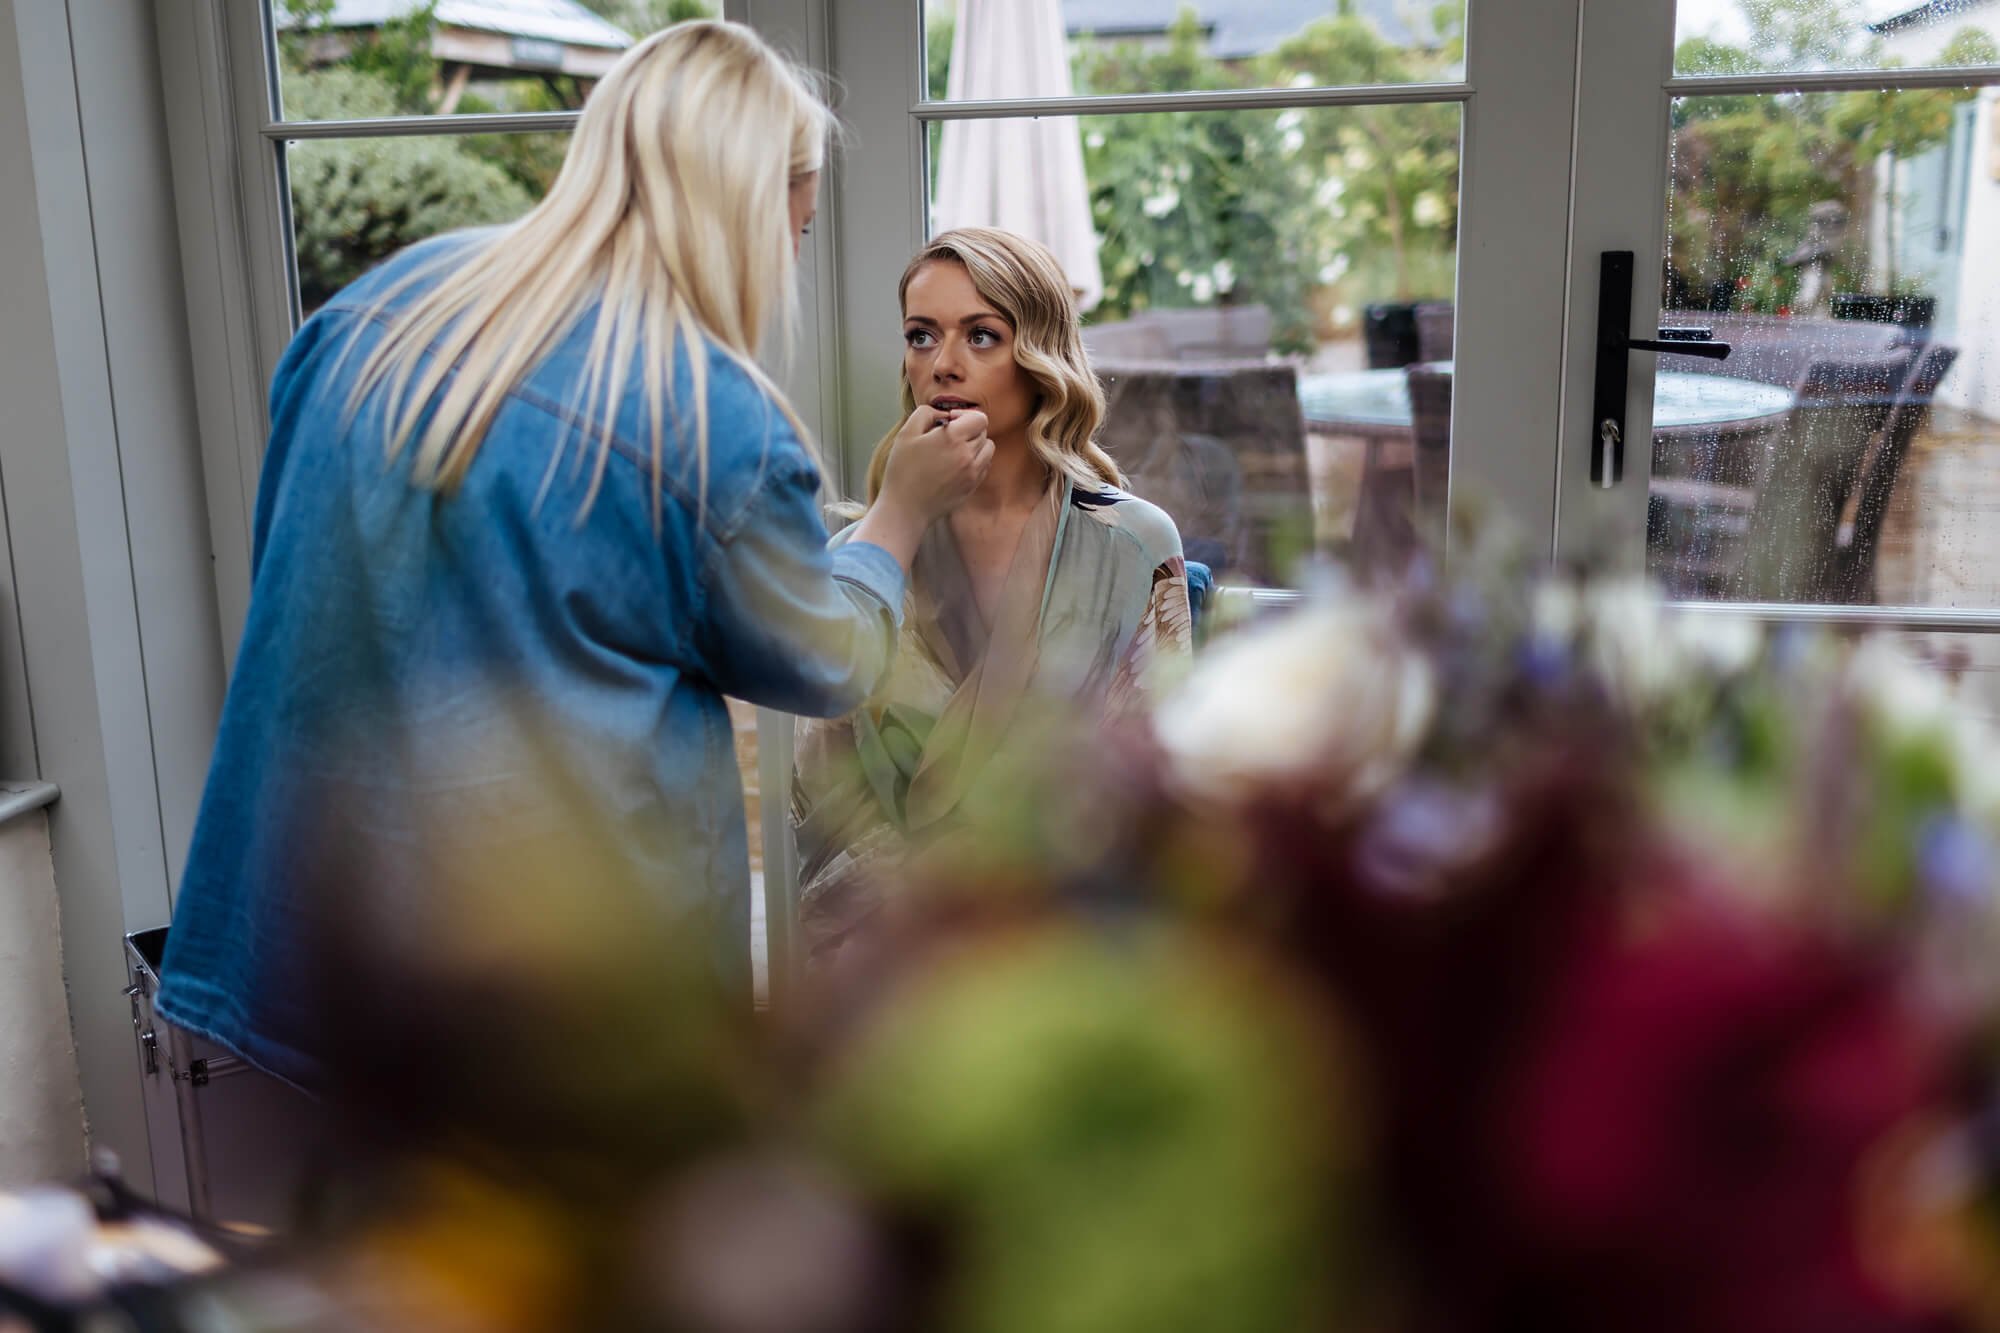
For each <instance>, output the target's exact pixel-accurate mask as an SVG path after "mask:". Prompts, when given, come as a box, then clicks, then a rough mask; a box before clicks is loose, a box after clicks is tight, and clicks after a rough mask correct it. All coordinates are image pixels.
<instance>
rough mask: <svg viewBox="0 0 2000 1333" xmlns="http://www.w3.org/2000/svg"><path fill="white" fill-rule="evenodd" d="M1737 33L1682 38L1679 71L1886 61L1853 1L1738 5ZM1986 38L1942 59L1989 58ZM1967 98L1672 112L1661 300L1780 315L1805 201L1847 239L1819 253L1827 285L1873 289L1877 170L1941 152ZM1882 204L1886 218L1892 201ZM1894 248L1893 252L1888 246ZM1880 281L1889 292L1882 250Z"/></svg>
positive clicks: (1790, 100)
mask: <svg viewBox="0 0 2000 1333" xmlns="http://www.w3.org/2000/svg"><path fill="white" fill-rule="evenodd" d="M1743 15H1744V18H1745V20H1746V24H1747V27H1748V30H1749V36H1748V38H1747V40H1746V41H1745V43H1744V45H1742V46H1732V45H1729V44H1727V43H1723V42H1718V41H1715V40H1712V39H1709V38H1696V39H1692V40H1690V41H1687V42H1683V43H1682V44H1681V46H1680V48H1679V50H1678V51H1677V52H1676V54H1675V67H1676V69H1678V70H1679V71H1680V72H1681V73H1683V74H1746V73H1752V72H1755V71H1758V70H1768V69H1773V68H1778V69H1805V68H1814V67H1820V66H1857V65H1870V64H1874V65H1888V64H1891V62H1889V61H1887V60H1885V58H1884V53H1883V48H1882V43H1881V41H1880V39H1879V38H1875V37H1872V36H1871V35H1869V34H1868V30H1867V27H1866V25H1865V24H1864V23H1862V22H1861V11H1860V9H1859V7H1858V6H1857V4H1856V3H1855V0H1743ZM1995 56H1996V49H1995V46H1994V42H1993V39H1992V38H1991V37H1989V36H1987V35H1986V34H1985V33H1983V32H1981V31H1979V30H1977V29H1966V30H1965V31H1963V32H1961V33H1959V34H1958V35H1957V36H1956V37H1955V38H1954V39H1953V40H1952V42H1951V43H1950V44H1949V45H1948V46H1947V48H1946V50H1945V52H1944V54H1943V55H1942V57H1941V58H1940V60H1939V62H1938V63H1940V64H1944V65H1958V64H1978V63H1984V62H1986V61H1989V60H1992V59H1994V58H1995ZM1973 95H1974V94H1973V92H1972V91H1971V90H1969V89H1958V88H1937V89H1918V90H1909V91H1881V92H1852V93H1838V94H1805V95H1789V96H1779V97H1734V96H1730V97H1703V98H1689V99H1684V100H1682V101H1681V102H1679V103H1677V104H1676V106H1675V109H1674V152H1673V163H1672V172H1673V207H1672V213H1671V229H1670V237H1669V246H1670V251H1669V271H1668V288H1669V290H1668V299H1669V301H1670V302H1671V303H1673V304H1677V305H1689V304H1692V305H1708V304H1714V303H1717V297H1718V296H1719V295H1720V294H1721V293H1724V292H1728V293H1732V294H1733V295H1732V296H1731V298H1730V299H1731V300H1733V303H1734V305H1735V307H1736V308H1737V309H1744V310H1756V311H1763V312H1766V313H1773V312H1778V311H1783V310H1786V309H1788V308H1789V307H1790V305H1791V303H1792V301H1793V299H1794V297H1795V296H1796V294H1797V292H1798V289H1799V282H1800V279H1801V272H1800V270H1798V269H1797V268H1795V267H1794V266H1792V265H1790V264H1788V263H1787V262H1786V261H1787V260H1788V259H1789V258H1790V257H1791V256H1792V255H1793V254H1794V253H1795V251H1796V250H1797V249H1798V247H1799V246H1800V245H1801V243H1803V242H1804V241H1805V240H1806V239H1807V236H1808V233H1809V230H1810V220H1809V214H1810V210H1811V208H1812V206H1813V205H1814V204H1816V203H1819V202H1822V201H1827V200H1835V201H1839V202H1840V203H1841V204H1843V205H1844V206H1845V207H1846V208H1847V209H1848V212H1849V225H1848V228H1847V232H1846V235H1845V236H1843V237H1840V238H1838V243H1837V245H1836V248H1835V251H1834V253H1833V255H1832V257H1831V267H1832V271H1833V283H1832V286H1833V289H1834V290H1845V291H1862V290H1866V289H1868V288H1869V286H1870V285H1871V271H1872V269H1873V267H1874V265H1873V264H1872V263H1871V258H1872V257H1871V255H1870V254H1869V253H1868V250H1867V247H1866V242H1865V236H1866V232H1867V228H1866V225H1865V220H1866V218H1867V216H1868V212H1869V210H1870V209H1871V208H1872V207H1873V206H1874V205H1875V203H1876V199H1875V188H1876V186H1875V164H1876V162H1877V161H1878V160H1879V159H1880V158H1882V157H1883V156H1885V155H1886V156H1888V157H1891V158H1897V159H1907V158H1912V157H1916V156H1919V155H1921V154H1923V153H1925V152H1928V151H1930V150H1931V149H1933V148H1935V147H1937V146H1938V145H1940V144H1942V143H1944V142H1945V141H1946V139H1947V138H1948V137H1949V135H1950V133H1951V125H1952V117H1953V109H1954V108H1955V107H1956V106H1957V105H1958V104H1959V103H1961V102H1963V101H1965V100H1966V99H1967V98H1969V97H1971V96H1973ZM1894 179H1895V176H1894V173H1893V172H1892V173H1891V175H1890V180H1891V182H1892V184H1891V190H1892V193H1890V194H1889V195H1888V196H1887V197H1886V198H1884V199H1882V200H1881V204H1882V206H1883V208H1884V209H1885V210H1886V211H1887V212H1888V213H1889V215H1890V216H1891V217H1892V218H1893V217H1894V216H1895V214H1896V210H1897V204H1898V200H1897V198H1896V196H1895V194H1894V193H1893V189H1894V186H1893V181H1894ZM1892 249H1893V247H1892ZM1886 258H1888V260H1889V261H1890V263H1889V265H1888V267H1889V285H1890V287H1891V288H1892V289H1894V288H1895V286H1896V280H1895V272H1894V264H1893V259H1894V256H1893V254H1891V255H1889V256H1887V257H1886Z"/></svg>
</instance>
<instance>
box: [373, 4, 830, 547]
mask: <svg viewBox="0 0 2000 1333" xmlns="http://www.w3.org/2000/svg"><path fill="white" fill-rule="evenodd" d="M831 127H832V121H831V117H830V116H829V114H828V112H827V110H826V108H825V105H824V104H823V103H822V102H821V100H820V99H819V97H818V95H817V94H816V93H815V92H814V90H813V88H812V86H811V84H810V82H809V81H808V77H807V76H806V75H805V73H804V72H803V71H801V70H800V69H798V68H797V67H796V66H794V65H792V64H791V63H790V62H789V61H787V60H785V59H784V58H783V57H782V56H780V55H778V53H777V52H775V51H773V50H772V49H771V48H770V47H769V46H768V45H766V44H765V42H764V41H763V39H762V38H760V37H759V36H758V35H757V34H756V33H755V32H753V31H752V30H751V29H749V28H747V27H744V26H743V25H741V24H737V23H726V22H708V21H704V22H692V23H681V24H676V25H675V26H673V27H670V28H667V29H665V30H663V31H661V32H658V33H655V34H654V35H653V36H651V37H649V38H647V39H646V40H645V41H643V42H640V43H639V44H638V45H636V46H634V47H633V48H632V49H631V50H629V51H627V52H626V53H625V55H624V57H623V58H622V59H620V60H619V62H618V63H617V64H616V65H615V66H613V67H612V69H611V72H610V73H609V74H607V75H605V76H604V79H603V80H602V81H601V82H600V83H599V84H598V85H597V88H596V90H595V92H594V93H593V94H592V95H591V98H590V100H589V102H587V103H586V104H585V106H584V110H583V115H582V117H581V118H580V119H579V121H578V123H577V127H576V131H575V134H574V137H573V138H572V140H571V142H570V146H569V152H568V154H567V155H566V156H565V157H564V159H563V165H562V170H561V171H560V173H558V175H557V176H556V179H555V183H554V184H553V185H551V186H550V187H549V192H548V195H547V197H546V198H544V199H543V200H542V202H541V203H540V204H539V205H538V206H537V207H536V208H534V209H533V210H532V211H531V212H529V213H528V214H527V216H526V217H523V218H522V219H521V220H520V221H519V222H517V223H515V224H513V225H512V226H510V227H507V228H505V229H504V230H502V231H501V232H500V233H499V234H498V235H497V236H496V237H495V238H493V239H492V240H491V241H489V242H487V243H485V244H483V245H480V246H478V247H476V248H474V250H473V251H472V253H471V254H470V256H469V257H465V258H460V256H459V255H457V254H447V255H446V256H445V258H444V259H443V260H441V261H439V262H440V263H442V264H444V265H447V266H448V267H449V272H447V273H446V275H445V276H444V278H443V279H442V280H441V281H439V282H438V284H437V285H436V286H435V287H434V288H432V289H431V290H429V291H427V292H425V293H423V295H421V296H420V297H418V298H417V299H416V300H414V301H412V302H411V303H410V305H409V306H408V307H407V308H406V309H403V310H400V311H396V312H395V313H394V314H393V316H392V317H391V318H390V320H389V322H388V328H387V331H386V332H385V333H384V335H383V337H382V340H381V342H380V343H378V344H377V345H376V347H375V348H374V350H373V351H372V352H370V354H369V356H368V358H367V360H366V361H365V362H364V363H363V364H362V369H361V372H360V375H359V377H358V380H357V383H356V385H355V389H354V395H353V399H352V402H351V404H350V407H351V408H352V407H358V406H359V404H360V403H361V402H362V400H363V399H365V398H366V397H367V396H368V395H369V394H370V393H371V392H373V391H374V390H375V389H377V388H378V387H380V386H382V385H384V384H386V385H387V386H388V392H387V394H386V395H385V398H386V402H385V406H384V412H385V427H386V440H387V447H388V452H389V455H390V457H392V458H393V457H395V456H396V455H398V454H399V453H400V452H401V451H402V450H403V449H404V448H406V447H407V446H408V445H409V444H410V442H411V441H412V439H416V441H417V450H416V457H415V460H414V467H413V471H414V477H415V480H416V481H417V483H418V484H420V485H424V486H428V487H432V488H434V489H437V490H440V491H443V492H446V493H449V492H450V491H451V490H452V489H453V488H455V487H456V486H457V485H458V483H459V482H460V481H461V480H463V478H464V476H465V473H466V470H467V469H468V468H469V467H471V465H472V461H473V458H474V456H475V455H476V454H477V453H478V451H479V445H480V442H481V441H482V439H483V438H484V437H485V435H486V432H487V430H488V429H489V428H490V427H491V426H492V424H493V419H494V417H495V416H496V415H498V413H499V412H500V409H501V407H502V405H503V404H504V403H505V402H506V400H507V398H508V396H509V395H510V394H511V393H512V392H513V391H514V389H515V388H516V387H517V386H518V385H519V384H520V382H521V381H522V380H523V379H524V378H525V377H526V376H527V375H528V374H529V373H531V372H532V371H533V370H534V369H535V367H536V366H537V365H538V364H539V363H540V362H541V361H542V360H543V358H544V357H546V356H547V355H548V354H549V353H550V352H551V351H552V350H553V349H554V348H555V347H556V346H557V344H558V343H559V342H560V341H561V340H562V339H563V338H564V337H565V336H567V335H568V334H569V332H570V331H571V330H572V329H573V328H574V327H575V326H576V323H577V321H578V320H579V319H581V318H582V317H583V316H584V315H585V313H586V312H587V311H588V310H589V309H590V308H591V307H592V306H593V305H595V306H596V310H597V313H596V319H595V322H594V325H593V327H592V329H591V335H590V345H589V357H588V370H587V372H586V374H585V375H584V376H583V377H582V382H581V383H580V384H579V385H578V386H577V390H576V398H577V400H578V401H577V402H574V403H572V404H571V406H572V408H577V409H581V408H583V407H584V405H585V403H586V402H587V403H589V404H591V405H596V404H602V408H601V411H598V412H596V413H595V414H594V415H595V417H596V431H597V435H598V440H597V456H596V461H595V464H594V470H593V472H592V474H591V480H590V486H589V489H588V491H587V492H586V494H585V497H584V499H583V502H582V509H584V510H587V509H588V508H589V506H590V505H591V503H592V502H593V501H594V500H595V498H596V496H597V492H598V488H599V487H600V485H601V484H602V482H603V479H604V469H605V466H606V463H607V462H608V460H609V458H610V453H611V443H612V438H613V434H614V432H615V430H616V422H617V419H618V405H619V403H620V402H621V401H622V398H623V395H624V393H625V392H626V386H627V377H628V373H629V368H630V366H631V364H632V362H633V360H634V358H635V356H637V355H638V353H639V352H640V350H641V349H643V352H644V355H643V356H638V359H639V360H640V362H641V364H642V366H643V370H642V374H643V377H644V378H643V383H644V389H645V401H646V407H647V411H648V413H649V415H650V418H651V427H652V440H651V443H652V464H653V477H654V483H655V484H654V487H653V491H654V495H653V505H654V518H655V521H656V522H657V521H658V517H659V504H660V490H661V486H660V483H661V481H662V480H663V477H664V469H665V453H666V448H667V446H666V443H665V438H664V437H665V435H666V432H667V426H666V418H667V412H668V407H669V400H670V398H671V396H672V390H673V386H672V374H673V366H674V355H675V343H676V341H677V340H678V341H681V342H684V343H685V344H686V347H687V357H688V363H689V368H690V373H691V379H692V389H693V395H694V404H693V409H694V430H693V444H694V449H695V456H696V462H697V467H698V469H699V471H700V476H701V489H702V494H703V500H704V502H705V499H706V490H707V483H708V401H707V400H708V393H707V387H708V370H709V365H708V345H709V344H708V341H707V340H708V339H712V340H713V342H714V343H715V344H716V345H717V346H719V347H720V348H721V349H722V351H723V353H724V354H725V355H726V356H728V357H729V359H730V360H732V361H734V362H736V363H737V364H738V365H740V366H741V367H742V368H743V370H744V371H745V372H746V373H747V374H749V375H750V376H751V378H752V379H753V380H754V381H755V382H756V383H758V384H759V385H761V386H762V387H763V388H764V389H765V390H766V391H767V392H768V393H769V394H770V395H771V398H772V400H773V401H774V402H775V403H777V405H778V407H779V409H780V410H781V411H783V412H784V413H785V415H786V416H787V418H789V419H790V421H791V424H792V426H793V428H794V429H796V430H798V431H799V435H800V438H802V439H803V438H804V437H805V431H804V429H803V428H802V427H801V426H800V423H799V421H798V418H797V416H796V415H795V414H794V413H793V412H792V411H791V408H790V406H789V405H788V404H787V403H786V402H785V399H784V396H783V394H781V393H780V392H779V391H778V389H777V387H776V386H775V385H774V384H772V383H771V382H770V380H769V378H768V377H767V376H766V375H764V373H763V372H762V371H761V370H759V369H758V367H757V364H756V361H755V357H756V355H757V351H758V348H759V346H760V344H761V343H762V340H763V337H764V334H765V333H766V331H767V328H768V327H769V326H770V324H771V321H772V318H773V316H774V315H776V316H777V318H778V319H779V321H780V323H781V325H782V331H783V335H784V342H785V346H786V347H787V348H788V349H789V347H790V345H791V342H792V338H793V336H794V329H795V326H796V305H795V302H794V299H793V295H794V294H793V292H792V267H793V237H792V236H791V227H790V220H789V218H790V214H789V204H790V191H791V187H792V185H793V183H794V182H796V181H797V180H799V179H800V178H802V177H804V176H807V175H810V174H811V173H814V172H817V171H818V170H820V168H821V165H822V163H823V161H824V155H825V151H826V149H825V145H826V142H827V137H828V133H829V131H830V129H831ZM434 272H435V269H434V267H425V268H420V269H419V270H417V271H416V272H413V273H412V274H411V275H410V276H409V277H407V278H405V279H403V280H402V281H400V282H399V283H397V284H396V285H395V286H393V287H391V288H390V289H389V290H388V291H387V292H386V293H385V294H384V295H383V296H382V297H380V298H379V299H378V300H377V301H376V302H375V303H374V305H373V307H372V308H371V310H370V312H369V313H370V314H378V313H380V312H382V311H383V310H384V309H385V308H387V307H388V306H389V305H391V304H392V303H393V302H394V300H395V298H396V296H397V295H398V294H399V293H400V292H402V291H403V290H404V289H405V288H407V287H408V286H410V285H412V284H414V283H419V282H422V281H423V280H424V279H425V278H426V277H427V276H432V275H433V274H434ZM366 323H367V321H366V320H365V319H364V320H362V321H359V322H358V324H357V327H365V326H366ZM704 335H706V339H705V338H704ZM433 409H434V410H433ZM426 412H431V416H430V419H429V421H428V422H427V423H426V422H424V416H425V413H426ZM577 415H578V418H579V419H587V418H588V416H589V415H592V414H589V413H587V412H584V411H578V413H577ZM420 423H421V424H422V435H421V437H420V438H419V437H418V427H419V425H420ZM676 435H677V437H678V435H679V431H678V429H677V430H676ZM566 443H567V442H566V441H558V442H557V443H556V445H555V447H554V448H553V449H552V451H551V458H550V471H549V475H550V477H553V476H554V469H555V465H556V461H557V460H558V459H559V457H560V455H561V452H562V449H563V448H564V446H565V444H566Z"/></svg>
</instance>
